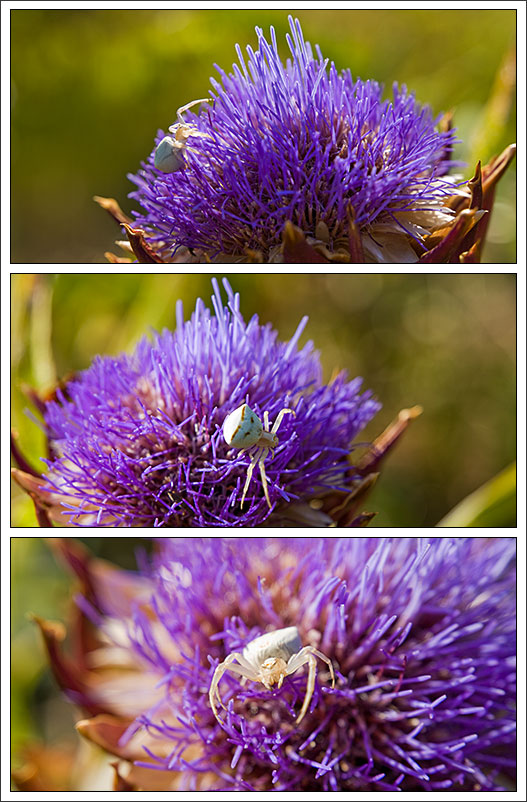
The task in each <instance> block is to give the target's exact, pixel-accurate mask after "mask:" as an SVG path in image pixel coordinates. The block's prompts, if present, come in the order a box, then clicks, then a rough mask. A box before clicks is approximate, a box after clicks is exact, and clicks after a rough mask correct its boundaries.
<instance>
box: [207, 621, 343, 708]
mask: <svg viewBox="0 0 527 802" xmlns="http://www.w3.org/2000/svg"><path fill="white" fill-rule="evenodd" d="M316 657H318V658H319V659H320V660H323V661H324V662H325V663H327V665H328V666H329V670H330V672H331V682H332V685H331V687H332V688H334V687H335V674H334V671H333V664H332V662H331V660H330V659H329V657H326V655H325V654H322V652H319V651H318V649H315V647H314V646H302V641H301V640H300V635H299V634H298V629H297V628H296V627H285V628H284V629H276V630H274V631H273V632H266V633H265V634H264V635H260V636H259V637H258V638H255V639H254V640H252V641H250V643H248V644H247V646H246V647H245V648H244V650H243V652H231V654H229V655H228V656H227V657H226V658H225V660H224V661H223V662H222V663H220V664H219V665H218V666H217V668H216V670H215V672H214V674H213V677H212V682H211V684H210V689H209V701H210V706H211V708H212V712H213V713H214V715H215V716H216V718H217V719H218V721H219V722H220V724H222V723H223V722H222V720H221V719H220V717H219V715H218V709H217V706H216V702H217V701H218V702H219V703H220V705H221V706H222V707H223V708H224V709H226V708H225V705H224V704H223V702H222V700H221V696H220V692H219V690H218V685H219V683H220V680H221V678H222V676H223V675H224V674H225V672H226V671H232V673H233V674H239V675H240V676H242V677H246V678H247V679H250V680H253V681H254V682H261V683H262V684H263V685H265V687H266V688H267V689H268V690H270V689H271V687H272V686H273V685H275V684H276V685H277V686H278V688H281V687H282V683H283V681H284V679H285V677H287V676H289V675H290V674H294V673H295V672H296V671H298V669H299V668H301V667H302V666H303V665H305V664H306V663H307V664H308V666H309V673H308V677H307V688H306V695H305V698H304V703H303V705H302V709H301V710H300V713H299V715H298V717H297V719H296V723H297V724H300V722H301V721H302V719H303V718H304V716H305V714H306V712H307V709H308V707H309V703H310V701H311V697H312V696H313V691H314V689H315V676H316V671H317V661H316V659H315V658H316ZM235 660H236V661H237V662H236V663H235V662H234V661H235Z"/></svg>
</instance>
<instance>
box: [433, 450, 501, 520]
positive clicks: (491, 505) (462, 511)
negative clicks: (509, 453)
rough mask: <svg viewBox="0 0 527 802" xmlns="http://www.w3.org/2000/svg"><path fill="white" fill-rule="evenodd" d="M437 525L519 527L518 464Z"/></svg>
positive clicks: (464, 502)
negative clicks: (517, 516)
mask: <svg viewBox="0 0 527 802" xmlns="http://www.w3.org/2000/svg"><path fill="white" fill-rule="evenodd" d="M437 526H494V527H499V526H516V463H515V462H514V463H512V465H509V466H508V467H507V468H505V470H503V471H501V472H500V473H498V474H497V475H496V476H495V477H494V478H493V479H491V480H490V481H488V482H486V483H485V484H484V485H483V486H482V487H480V488H478V490H475V491H474V492H473V493H471V494H470V495H469V496H467V497H466V498H464V499H463V501H460V503H459V504H457V505H456V506H455V507H454V509H453V510H451V511H450V512H449V513H448V514H447V515H446V516H445V517H444V518H443V519H442V520H441V521H439V523H438V524H437Z"/></svg>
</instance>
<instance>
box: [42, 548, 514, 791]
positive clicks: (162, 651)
mask: <svg viewBox="0 0 527 802" xmlns="http://www.w3.org/2000/svg"><path fill="white" fill-rule="evenodd" d="M56 547H57V549H58V551H59V552H60V553H61V555H62V556H63V557H64V558H66V560H67V562H68V564H69V565H70V566H71V567H72V568H73V569H74V570H75V572H76V574H77V575H78V576H79V578H80V579H81V582H82V587H83V591H84V592H83V596H82V597H78V608H79V611H78V617H77V624H76V625H75V626H74V627H73V629H72V632H71V634H72V636H73V641H72V645H73V648H74V649H75V652H74V654H75V659H74V660H73V659H72V658H70V657H68V656H67V655H66V654H64V652H63V649H62V647H61V646H60V640H61V638H62V637H63V632H62V630H61V628H60V627H59V626H58V625H54V624H51V623H46V622H43V621H40V622H39V623H40V626H41V629H42V632H43V634H44V637H45V641H46V644H47V648H48V651H49V654H50V657H51V661H52V666H53V668H54V672H55V675H56V676H57V678H58V680H59V682H60V684H61V686H62V687H63V688H64V690H65V691H66V693H67V695H68V696H69V698H70V699H71V700H72V701H73V702H74V703H75V704H76V705H77V706H78V707H79V708H80V709H81V715H82V713H83V714H84V716H85V717H84V719H83V720H81V721H79V722H78V724H77V728H78V730H79V731H80V732H81V733H82V734H83V735H84V736H86V737H87V738H88V739H90V740H91V741H94V742H95V743H97V744H98V745H100V746H102V747H103V748H105V749H106V750H107V751H109V752H110V753H112V754H113V755H115V756H116V757H117V758H118V759H119V760H121V761H122V762H121V764H120V765H119V766H117V769H116V770H117V780H116V783H117V785H116V787H120V788H127V789H136V790H154V789H155V790H196V789H199V790H220V789H231V790H252V791H281V792H284V791H453V790H461V791H497V790H512V789H513V788H514V782H515V633H516V624H515V620H516V619H515V613H516V610H515V594H516V589H515V541H514V539H513V538H506V539H500V538H495V539H493V538H430V539H427V538H426V539H420V538H394V539H391V538H380V539H373V538H353V539H347V538H323V539H320V538H316V539H309V538H308V539H274V538H272V539H251V538H248V539H231V540H229V539H214V540H212V539H205V540H199V541H197V540H193V539H164V540H162V541H160V542H159V543H158V553H157V555H156V557H155V558H154V561H153V564H152V565H151V566H148V565H144V566H143V571H142V574H141V575H139V576H138V575H133V574H125V573H124V572H120V571H117V570H111V569H110V567H109V566H108V565H107V564H103V563H101V562H100V561H97V560H94V559H93V558H91V557H90V556H89V555H88V554H87V553H85V552H84V550H83V549H81V548H80V547H78V546H76V545H75V544H74V543H72V541H71V540H67V539H66V540H63V541H59V542H58V543H57V544H56ZM88 621H89V622H91V627H90V625H89V624H88ZM289 626H294V627H297V628H298V632H299V635H300V638H301V641H302V643H303V644H305V645H310V646H314V647H315V648H316V649H318V650H320V651H321V652H323V653H324V654H325V655H326V656H327V658H328V659H329V660H330V661H331V663H332V666H333V668H334V672H335V676H336V683H335V687H334V688H332V687H331V683H330V682H329V671H328V668H327V666H326V665H325V664H324V663H322V662H321V663H320V665H319V666H318V674H317V677H316V681H315V689H314V693H313V695H312V698H311V701H310V705H309V709H308V711H307V713H306V715H305V717H304V718H303V720H302V721H301V723H298V722H297V721H296V718H297V716H298V712H299V709H300V706H301V704H302V700H303V699H304V696H305V692H306V673H307V672H305V669H304V670H303V671H302V670H300V671H298V672H296V673H295V674H293V675H291V676H288V677H286V679H285V680H284V682H283V685H282V686H281V687H280V688H277V687H274V688H273V689H272V690H267V689H266V688H265V687H264V686H263V685H262V684H261V683H259V682H255V681H244V680H243V679H242V677H240V676H238V675H236V674H233V673H229V672H227V673H225V674H224V675H223V678H222V681H221V684H220V691H221V697H222V699H223V702H224V704H225V706H226V710H224V711H222V713H223V715H222V720H221V722H219V721H218V720H217V719H216V718H215V716H214V715H213V712H212V710H211V705H210V701H209V689H210V686H211V682H212V678H213V674H214V671H215V669H216V667H217V666H218V664H220V663H221V662H222V661H224V660H225V658H226V657H227V656H228V655H229V654H232V653H233V652H239V651H241V650H242V649H243V647H244V646H246V645H247V644H248V643H250V642H251V641H252V640H253V639H254V638H255V637H257V636H260V635H262V634H264V633H268V632H273V631H275V630H277V629H280V628H283V627H289Z"/></svg>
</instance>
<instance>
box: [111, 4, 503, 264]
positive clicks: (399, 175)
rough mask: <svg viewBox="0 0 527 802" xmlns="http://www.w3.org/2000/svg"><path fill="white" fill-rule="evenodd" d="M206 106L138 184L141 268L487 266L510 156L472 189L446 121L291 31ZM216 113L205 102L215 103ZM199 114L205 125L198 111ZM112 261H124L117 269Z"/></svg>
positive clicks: (181, 121) (253, 55)
mask: <svg viewBox="0 0 527 802" xmlns="http://www.w3.org/2000/svg"><path fill="white" fill-rule="evenodd" d="M290 27H291V33H290V34H288V35H287V43H288V46H289V50H290V53H291V57H290V59H289V60H288V61H287V62H286V63H285V64H284V63H283V62H282V61H281V59H280V56H279V53H278V45H277V41H276V37H275V33H274V30H273V29H271V41H270V42H268V41H267V39H266V38H265V36H264V34H263V31H262V30H261V29H260V28H257V29H256V34H257V37H258V48H257V49H256V50H255V51H254V50H253V49H252V48H251V47H250V46H248V47H247V54H248V57H247V59H245V58H244V56H243V53H242V51H241V48H240V47H239V46H238V47H237V55H238V59H239V64H235V65H233V71H232V72H231V73H229V74H228V73H226V72H224V71H223V70H222V69H220V68H218V70H219V74H220V81H217V80H215V79H211V83H212V90H211V91H210V96H209V98H206V99H205V100H204V101H196V102H195V103H194V104H193V103H189V104H187V105H186V106H185V107H183V109H182V110H180V113H179V115H178V121H177V122H176V123H175V124H174V125H173V126H171V127H170V129H169V130H170V132H171V133H170V135H167V134H166V133H165V132H164V131H158V134H157V137H156V140H155V148H154V150H153V151H152V153H151V154H150V156H149V157H148V159H147V160H146V161H145V162H143V164H142V169H141V170H140V171H139V173H138V174H137V175H131V176H130V178H131V180H132V181H133V182H134V183H135V184H136V185H137V190H136V191H135V192H133V193H132V194H131V196H130V197H132V198H133V199H134V200H135V201H136V202H137V203H138V204H139V205H140V207H141V211H139V212H134V215H135V219H134V221H132V220H131V219H130V218H128V217H126V216H125V215H124V214H123V213H122V211H121V210H120V209H119V207H118V206H117V204H116V203H115V201H112V200H110V199H102V198H96V200H98V201H99V202H100V203H101V204H102V205H103V206H104V207H105V208H107V209H108V211H110V212H111V213H112V214H113V216H114V217H115V218H116V219H117V220H118V221H119V222H120V223H121V224H122V225H124V228H125V230H126V232H127V235H128V239H129V245H128V246H127V247H128V248H130V249H131V250H132V251H133V254H134V255H135V257H136V258H137V259H138V260H139V261H140V262H188V261H218V262H298V263H305V262H354V263H361V262H375V263H387V262H390V263H409V262H459V261H464V262H472V261H478V260H479V255H480V249H481V244H482V241H483V237H484V233H485V229H486V226H487V223H488V220H487V218H488V212H489V211H490V209H491V207H492V200H493V194H494V188H495V184H496V182H497V180H498V179H499V177H500V176H501V175H502V173H503V172H504V170H505V169H506V167H507V165H508V164H509V162H510V160H511V159H512V157H513V153H514V150H513V149H512V148H509V149H508V150H507V151H506V152H505V153H504V154H502V155H501V156H500V157H499V159H497V160H494V161H493V162H491V164H490V165H488V166H486V167H484V168H483V169H482V168H481V164H478V166H477V168H476V172H475V175H474V178H473V179H472V181H470V182H468V184H467V182H464V181H463V179H462V178H461V177H460V176H459V175H456V174H452V173H451V169H452V167H457V166H458V164H459V163H457V162H454V161H452V151H453V149H454V145H455V143H456V141H457V140H456V138H455V135H454V131H453V130H452V124H451V123H452V121H451V116H450V115H444V116H442V117H437V118H435V117H434V116H433V114H432V112H431V110H430V108H429V107H427V106H420V105H419V104H418V103H417V101H416V100H415V97H414V96H413V94H411V93H409V92H408V91H407V89H406V87H404V86H403V87H398V86H397V85H395V86H394V87H393V94H392V97H391V98H389V99H387V100H383V99H382V94H383V89H382V87H381V86H380V85H379V84H377V83H376V82H375V81H362V80H360V79H357V80H353V79H352V76H351V73H350V71H349V70H343V71H342V72H340V73H339V72H338V71H337V69H336V67H335V65H334V64H333V63H331V64H329V63H328V59H325V58H324V57H323V56H322V54H321V52H320V50H319V48H318V47H317V48H315V51H316V53H315V54H313V51H312V48H311V46H310V44H309V43H308V42H305V41H304V38H303V35H302V30H301V28H300V24H299V22H298V20H296V21H293V19H292V18H290ZM205 101H208V102H205ZM199 103H201V106H200V109H199V111H198V109H197V105H198V104H199ZM109 258H110V260H112V261H120V259H119V257H112V256H111V255H109Z"/></svg>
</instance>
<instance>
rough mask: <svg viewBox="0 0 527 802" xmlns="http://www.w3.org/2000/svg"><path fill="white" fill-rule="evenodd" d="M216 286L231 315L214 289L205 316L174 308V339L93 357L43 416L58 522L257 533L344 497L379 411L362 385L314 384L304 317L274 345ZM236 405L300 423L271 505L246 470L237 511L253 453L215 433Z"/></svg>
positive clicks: (265, 329)
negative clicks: (275, 517) (356, 452)
mask: <svg viewBox="0 0 527 802" xmlns="http://www.w3.org/2000/svg"><path fill="white" fill-rule="evenodd" d="M224 284H225V288H226V291H227V293H228V298H229V305H228V307H223V302H222V299H221V295H220V291H219V288H218V285H217V284H216V282H214V293H215V294H214V297H213V299H212V303H213V306H214V314H211V313H210V312H209V310H208V309H206V308H205V307H204V305H203V303H202V301H201V300H198V302H197V305H196V310H195V312H194V314H193V315H192V318H191V320H190V321H187V322H185V321H184V319H183V310H182V306H181V303H179V302H178V306H177V329H176V331H175V332H171V331H164V332H163V333H161V334H158V335H155V336H154V339H153V341H151V340H149V339H144V340H143V341H141V342H140V343H139V345H138V346H137V348H136V350H135V352H134V353H133V354H132V355H122V356H119V357H117V358H115V359H113V358H102V357H98V358H96V359H95V361H94V363H93V365H92V366H91V368H89V369H88V370H86V371H84V372H82V373H80V374H79V375H78V376H77V377H76V378H75V379H74V380H73V381H71V382H70V383H69V384H68V385H67V386H66V389H65V390H60V389H59V390H58V391H57V393H56V396H57V400H56V401H52V402H48V403H47V404H46V405H45V407H44V419H45V424H46V429H47V433H48V438H49V442H50V451H51V455H52V456H51V459H49V460H47V461H46V462H47V466H48V473H47V475H46V477H45V479H46V485H45V486H44V487H43V488H42V489H41V490H39V498H40V503H41V504H43V505H44V506H48V507H50V508H51V510H52V518H53V520H54V521H55V522H60V523H63V524H71V525H81V526H82V525H90V526H94V525H99V526H109V525H120V526H172V527H174V526H257V525H259V524H262V523H264V522H265V521H266V520H267V519H268V517H269V515H270V512H271V509H270V508H272V509H273V510H276V509H277V508H280V506H281V505H285V506H286V507H287V506H288V505H293V506H294V502H298V501H300V502H302V501H304V502H305V503H306V502H307V501H309V499H310V498H311V497H312V496H313V495H315V494H322V495H324V494H327V493H328V492H330V491H332V490H339V489H346V488H348V489H349V483H350V480H352V479H353V467H352V466H351V464H350V461H349V455H350V448H351V443H352V441H353V440H354V438H355V437H356V436H357V434H358V433H359V432H360V431H361V429H362V428H363V427H364V426H365V424H366V423H367V422H368V421H369V420H370V419H371V418H372V417H373V415H374V414H375V413H376V412H377V410H378V409H379V406H380V405H379V404H378V403H377V401H375V400H374V399H373V398H372V395H371V393H370V392H369V391H367V392H364V393H361V392H360V386H361V382H362V380H361V379H360V378H359V379H354V380H353V381H347V379H346V375H345V373H340V374H339V375H338V376H337V377H336V378H335V379H334V380H333V381H332V382H331V383H330V384H329V385H324V384H323V383H322V378H321V367H320V362H319V357H318V354H317V353H316V352H315V351H314V350H313V346H312V343H311V342H308V343H307V344H306V345H305V346H304V347H303V348H301V349H299V348H298V341H299V339H300V337H301V334H302V331H303V329H304V326H305V324H306V321H307V318H304V319H303V320H302V321H301V323H300V325H299V327H298V329H297V331H296V333H295V334H294V336H293V337H292V339H291V340H290V341H289V342H281V341H280V340H278V338H277V334H276V332H275V331H274V330H273V329H272V327H271V325H269V324H268V325H261V324H260V323H259V322H258V318H257V317H256V316H254V317H253V318H252V319H251V320H250V321H249V322H248V323H246V322H245V321H244V320H243V318H242V316H241V314H240V309H239V296H238V295H237V294H236V295H235V294H234V293H233V292H232V290H231V288H230V286H229V284H228V283H227V282H226V281H225V282H224ZM244 403H247V404H249V405H250V407H251V409H252V410H254V412H255V413H256V415H258V416H259V418H260V419H262V420H263V419H264V413H265V412H266V411H267V412H268V413H269V417H270V421H271V423H272V422H273V421H274V420H275V418H276V416H277V415H278V413H279V412H280V410H282V409H285V408H287V409H291V410H293V411H294V413H295V414H294V416H293V415H291V414H289V415H287V416H285V417H284V419H283V422H282V424H281V426H280V429H279V431H278V438H279V442H278V445H277V447H276V449H275V450H274V454H269V455H268V456H267V458H266V460H265V472H266V475H267V481H268V488H269V504H268V502H267V499H266V497H265V495H264V490H263V488H262V479H261V476H260V473H259V472H258V470H255V472H254V475H253V479H252V481H251V483H250V485H249V488H248V491H247V496H246V498H245V505H244V507H243V508H242V507H241V500H242V491H243V487H244V485H245V481H246V476H247V472H248V466H249V464H250V461H251V456H252V453H253V451H254V450H253V451H251V450H249V451H246V452H243V453H242V452H241V451H237V450H235V449H232V448H230V447H229V445H227V443H226V442H225V439H224V436H223V431H222V427H223V423H224V420H225V418H226V416H227V415H228V413H230V412H232V411H234V410H236V409H237V408H239V407H240V406H241V405H243V404H244ZM30 478H31V477H30ZM46 493H47V495H48V499H46ZM306 506H307V503H306ZM328 521H329V519H328ZM274 523H276V521H274Z"/></svg>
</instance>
